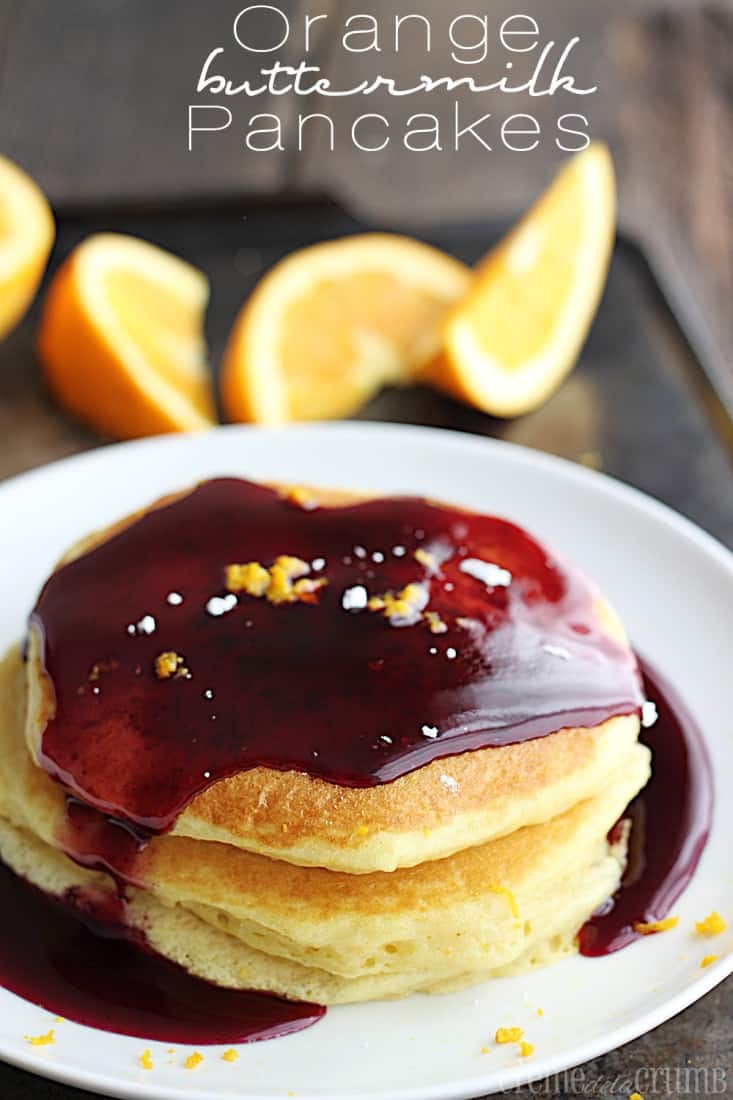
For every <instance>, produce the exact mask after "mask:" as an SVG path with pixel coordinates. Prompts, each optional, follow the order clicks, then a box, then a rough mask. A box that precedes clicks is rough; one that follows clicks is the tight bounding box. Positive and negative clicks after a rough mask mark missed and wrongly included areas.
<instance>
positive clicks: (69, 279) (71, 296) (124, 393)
mask: <svg viewBox="0 0 733 1100" xmlns="http://www.w3.org/2000/svg"><path fill="white" fill-rule="evenodd" d="M208 296H209V287H208V282H207V279H206V277H205V276H204V275H203V274H202V273H201V272H200V271H198V270H197V269H196V268H195V267H192V266H191V265H190V264H188V263H185V262H184V261H183V260H180V259H178V257H177V256H173V255H171V253H169V252H165V251H164V250H163V249H161V248H157V247H156V246H155V245H152V244H148V243H147V242H145V241H141V240H138V239H137V238H135V237H124V236H121V235H118V234H114V233H100V234H98V235H96V236H93V237H89V238H88V239H87V240H86V241H84V242H83V243H82V244H80V245H78V246H77V248H75V249H74V251H73V252H72V253H71V255H70V256H69V258H68V259H67V260H66V262H65V263H64V265H63V266H62V267H61V269H60V270H59V272H58V273H57V274H56V276H55V277H54V279H53V281H52V283H51V286H50V288H49V291H48V295H47V297H46V301H45V303H44V309H43V315H42V318H41V327H40V332H39V338H38V348H39V353H40V356H41V361H42V363H43V367H44V371H45V374H46V377H47V379H48V382H49V384H50V386H51V389H52V390H53V392H54V394H55V395H56V397H57V399H58V400H59V402H60V403H61V404H62V405H63V406H64V408H66V409H68V410H69V412H71V413H73V414H74V415H75V416H77V417H78V418H79V419H80V420H83V421H84V422H85V423H86V424H89V425H91V427H93V428H96V429H97V430H98V431H100V432H102V433H103V434H105V435H109V436H113V437H115V438H118V439H132V438H134V437H135V436H141V435H155V434H157V433H159V432H176V431H190V430H195V429H198V428H207V427H209V426H210V425H211V424H212V423H213V417H214V405H213V400H212V395H211V386H210V382H209V376H208V372H207V369H206V345H205V342H204V332H203V318H204V311H205V309H206V304H207V301H208Z"/></svg>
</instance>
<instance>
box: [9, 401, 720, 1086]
mask: <svg viewBox="0 0 733 1100" xmlns="http://www.w3.org/2000/svg"><path fill="white" fill-rule="evenodd" d="M224 433H226V434H227V435H230V434H231V435H242V436H244V437H247V436H250V435H257V436H258V437H260V438H262V437H269V438H271V439H273V440H275V439H277V438H278V437H280V436H282V435H289V436H293V435H295V436H297V435H303V436H311V435H318V434H323V433H326V434H328V435H332V436H333V435H338V434H340V433H341V434H344V435H347V436H352V437H353V436H355V435H356V436H361V437H370V436H371V437H378V436H381V435H383V434H384V433H386V434H388V435H391V436H395V437H396V436H405V435H407V436H413V437H415V438H419V439H422V440H424V441H426V442H430V441H431V440H433V441H435V442H436V443H437V444H438V445H442V446H445V445H448V446H450V447H454V448H458V449H464V450H466V451H474V452H479V451H489V452H493V453H495V454H500V455H504V456H506V455H508V456H510V458H511V459H512V460H513V461H516V462H518V463H519V464H521V465H522V466H524V467H527V468H533V469H539V470H547V471H548V472H550V473H557V474H560V475H561V476H562V477H564V478H566V479H569V480H570V481H571V482H576V483H578V484H580V485H584V486H586V487H588V488H591V489H592V488H596V489H597V490H599V491H601V492H602V493H605V494H609V495H610V496H611V497H613V498H615V499H616V500H617V501H621V502H622V503H625V504H627V505H630V506H631V507H632V508H633V510H634V512H635V513H637V514H645V515H650V514H651V515H652V517H654V518H656V519H657V520H659V521H660V522H661V523H662V525H664V526H666V527H667V528H668V529H670V528H671V529H672V530H674V531H675V532H676V533H677V534H678V535H679V536H681V537H683V538H684V539H686V540H688V541H691V542H693V543H694V544H695V545H696V546H697V547H698V548H699V549H700V551H701V552H703V553H704V554H706V555H707V556H709V557H712V558H713V559H714V560H715V561H716V562H717V564H718V565H720V566H722V567H723V568H724V570H725V571H726V572H727V573H728V575H729V576H730V579H731V581H733V551H732V550H731V549H729V548H728V547H727V546H726V545H725V544H724V543H723V542H722V541H720V540H719V539H717V538H716V537H715V536H713V535H712V534H710V533H709V532H708V531H706V530H705V529H704V528H702V527H700V526H699V525H698V524H696V523H695V522H694V521H693V520H691V519H689V518H688V517H686V516H684V515H682V514H681V513H680V512H677V511H676V510H675V509H674V508H672V507H670V506H669V505H667V504H665V503H664V502H662V501H660V500H658V499H657V498H655V497H653V496H651V495H650V494H648V493H646V492H644V491H643V490H640V489H637V488H636V487H635V486H633V485H629V484H627V483H625V482H623V481H621V480H620V479H618V478H614V477H612V476H610V475H609V474H606V473H604V472H602V471H597V470H593V469H589V468H587V467H584V466H581V465H579V464H577V463H575V462H573V461H572V460H570V459H566V458H562V457H560V456H558V455H554V454H549V453H547V452H544V451H539V450H534V449H532V448H530V447H526V446H523V445H521V444H517V443H512V442H509V441H506V440H501V439H494V438H491V437H484V436H478V435H475V434H473V433H468V432H462V431H458V430H456V429H446V428H438V427H425V426H422V425H415V424H400V423H390V422H382V421H328V422H311V423H299V424H292V425H285V426H282V427H275V428H269V427H261V426H258V425H245V424H227V425H218V426H216V427H214V428H213V429H209V430H207V431H204V432H194V433H180V434H169V435H157V436H149V437H146V438H144V439H137V440H130V441H126V442H123V443H109V444H106V445H103V446H101V447H95V448H92V449H91V450H88V451H83V452H81V453H78V454H74V455H69V456H67V457H65V458H62V459H58V460H56V461H54V462H50V463H46V464H44V465H42V466H39V467H36V468H33V469H31V470H27V471H24V472H21V473H19V474H16V475H15V476H13V477H10V478H7V479H5V480H4V481H2V482H0V507H2V505H3V503H4V501H5V498H6V495H7V494H8V493H13V492H15V491H21V492H22V490H23V487H24V486H25V485H30V484H31V483H35V482H38V481H43V480H44V478H46V477H48V476H49V474H51V473H53V474H63V471H65V470H68V469H73V468H76V467H78V466H80V467H84V466H86V465H94V464H96V463H99V462H100V461H101V462H103V463H106V462H116V461H120V462H122V463H123V464H124V462H125V456H127V455H129V454H132V453H140V452H142V451H144V450H146V449H151V450H152V449H155V448H158V447H160V446H161V445H162V446H164V447H171V448H172V449H175V448H177V447H182V448H185V447H188V446H190V445H191V443H192V441H194V440H196V441H199V442H201V441H202V440H205V439H206V438H210V437H211V436H212V435H214V436H219V435H222V434H224ZM242 453H243V455H244V454H246V452H242ZM730 974H733V953H731V954H729V955H728V956H727V957H726V958H723V959H721V960H720V961H719V962H718V963H717V964H716V965H715V966H714V967H711V968H710V969H709V970H706V971H705V972H704V973H700V975H699V976H697V977H696V978H695V979H694V980H693V981H692V982H690V984H689V985H687V986H686V987H685V988H684V989H681V990H679V991H678V992H677V993H676V994H674V995H673V996H671V997H669V998H668V999H666V1000H665V1001H664V1002H663V1003H662V1004H661V1005H657V1006H654V1007H652V1008H650V1009H648V1010H647V1011H646V1012H644V1013H642V1014H640V1015H639V1016H637V1017H635V1018H634V1020H632V1021H629V1022H628V1023H625V1024H621V1025H619V1026H617V1027H614V1028H613V1029H612V1030H611V1031H609V1032H607V1033H606V1034H603V1035H599V1036H598V1037H596V1038H590V1039H587V1040H586V1041H585V1042H583V1043H581V1044H580V1045H579V1046H577V1047H574V1048H573V1050H572V1052H571V1053H568V1052H565V1053H558V1054H552V1053H548V1054H545V1055H542V1056H540V1057H538V1058H537V1059H536V1060H535V1059H533V1062H532V1068H531V1071H530V1072H528V1070H529V1066H523V1065H517V1066H514V1067H506V1068H504V1069H503V1070H492V1071H491V1073H490V1075H487V1074H486V1073H484V1074H472V1075H471V1076H470V1077H468V1076H466V1077H463V1078H461V1080H460V1081H458V1082H456V1083H455V1085H453V1086H448V1087H446V1085H445V1084H444V1083H439V1084H435V1085H417V1086H407V1087H398V1088H396V1089H390V1090H384V1089H382V1090H379V1091H376V1092H375V1091H374V1090H372V1089H370V1090H366V1091H358V1092H355V1091H349V1092H348V1093H344V1092H342V1091H340V1090H339V1091H336V1090H331V1091H328V1092H327V1093H325V1094H324V1095H326V1096H327V1097H328V1100H341V1098H343V1100H449V1098H450V1100H469V1098H470V1097H475V1096H479V1095H483V1094H485V1091H486V1087H487V1084H488V1085H489V1087H490V1088H491V1089H492V1091H493V1092H497V1091H501V1090H504V1089H509V1088H513V1087H517V1086H519V1085H525V1084H530V1083H531V1082H533V1081H538V1080H541V1079H543V1078H545V1077H548V1076H552V1075H553V1074H556V1073H559V1072H563V1071H566V1070H569V1069H571V1068H573V1067H575V1066H578V1065H581V1064H583V1063H585V1062H588V1061H590V1060H592V1059H593V1058H596V1057H599V1056H601V1055H603V1054H606V1053H608V1052H609V1051H612V1050H615V1049H617V1048H618V1047H620V1046H623V1045H624V1044H626V1043H628V1042H630V1041H632V1040H633V1039H636V1038H638V1037H639V1036H640V1035H643V1034H645V1033H646V1032H648V1031H650V1030H652V1029H653V1028H655V1027H657V1026H659V1025H660V1024H662V1023H665V1022H666V1021H667V1020H669V1019H671V1018H672V1017H673V1016H676V1015H677V1014H678V1013H680V1012H682V1011H683V1010H684V1009H685V1008H687V1007H689V1006H690V1005H691V1004H693V1003H694V1002H695V1001H697V1000H698V999H700V998H701V997H703V996H704V995H705V994H706V993H708V992H710V990H712V989H714V988H715V986H717V985H719V984H720V983H721V982H723V981H724V980H725V979H726V978H727V977H729V975H730ZM15 997H16V994H13V993H12V992H10V991H8V990H5V989H2V988H0V1002H1V1001H2V1000H5V999H6V998H10V1000H11V1004H12V999H13V998H15ZM18 1000H20V1001H22V1002H23V1003H28V1002H25V1001H24V999H23V998H18ZM70 1022H71V1021H70ZM75 1026H79V1027H81V1026H83V1025H75ZM89 1030H90V1031H92V1032H93V1031H94V1030H95V1029H93V1028H90V1029H89ZM111 1034H113V1035H114V1033H111ZM119 1038H126V1039H129V1037H123V1036H119ZM141 1041H144V1040H141ZM0 1058H1V1059H3V1060H4V1061H6V1062H7V1063H8V1064H10V1065H12V1066H15V1067H17V1068H19V1069H22V1070H25V1071H27V1072H30V1073H34V1074H36V1075H37V1076H41V1077H46V1078H48V1079H51V1080H54V1081H58V1082H61V1083H64V1084H69V1085H72V1086H76V1087H79V1088H83V1089H89V1090H94V1091H97V1092H101V1093H103V1094H105V1095H109V1096H118V1097H120V1098H125V1100H127V1098H129V1100H190V1098H191V1097H192V1095H195V1096H196V1098H197V1100H222V1098H223V1097H224V1096H226V1095H234V1094H233V1093H232V1092H230V1091H227V1092H224V1091H222V1090H221V1089H217V1088H214V1089H208V1088H206V1087H205V1086H204V1087H203V1088H202V1087H201V1084H200V1082H198V1081H197V1083H196V1085H195V1086H194V1091H193V1092H192V1089H191V1086H190V1084H188V1083H187V1084H186V1085H185V1086H180V1087H179V1086H177V1085H169V1084H156V1083H154V1082H153V1081H150V1082H143V1081H125V1080H124V1079H123V1078H121V1077H120V1076H119V1075H118V1076H117V1077H115V1076H112V1075H110V1074H107V1073H101V1074H100V1073H98V1072H95V1071H93V1070H88V1069H85V1068H80V1067H78V1066H75V1065H74V1063H73V1062H71V1061H68V1060H54V1062H45V1061H44V1062H40V1061H39V1060H38V1058H37V1056H34V1054H33V1053H32V1052H31V1051H30V1050H28V1051H26V1050H24V1049H23V1048H17V1049H15V1048H14V1047H13V1046H12V1045H9V1044H8V1043H7V1042H6V1040H5V1039H4V1038H3V1037H2V1036H0ZM569 1059H570V1060H569ZM277 1093H278V1090H276V1089H274V1088H270V1089H269V1090H267V1091H264V1092H259V1091H258V1092H252V1091H250V1092H246V1093H245V1092H240V1093H239V1095H241V1096H242V1097H245V1098H246V1100H272V1098H273V1096H275V1095H277ZM301 1095H303V1096H308V1095H311V1096H313V1095H315V1094H313V1093H312V1092H311V1093H309V1092H308V1086H306V1087H305V1088H304V1089H303V1090H302V1092H301Z"/></svg>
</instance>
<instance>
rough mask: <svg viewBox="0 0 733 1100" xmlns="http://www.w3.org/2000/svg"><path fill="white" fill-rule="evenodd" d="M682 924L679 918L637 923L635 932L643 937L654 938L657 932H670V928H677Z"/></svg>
mask: <svg viewBox="0 0 733 1100" xmlns="http://www.w3.org/2000/svg"><path fill="white" fill-rule="evenodd" d="M679 923H680V918H679V917H665V918H664V920H652V921H637V922H636V924H635V925H634V931H635V932H638V933H639V934H640V935H641V936H653V935H655V934H656V933H657V932H668V931H669V930H670V928H676V927H677V925H678V924H679Z"/></svg>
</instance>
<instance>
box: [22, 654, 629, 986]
mask: <svg viewBox="0 0 733 1100" xmlns="http://www.w3.org/2000/svg"><path fill="white" fill-rule="evenodd" d="M22 683H23V668H22V662H21V659H20V655H19V653H18V651H17V650H15V651H13V652H11V654H10V655H9V656H8V658H6V660H5V662H4V663H3V665H2V666H1V668H0V853H1V854H2V857H3V859H4V860H5V861H6V862H7V863H8V864H9V865H10V866H11V867H13V868H14V869H15V870H16V871H17V872H18V873H20V874H22V875H24V876H25V877H26V878H28V879H29V880H30V881H31V882H33V883H35V884H36V885H38V886H39V887H40V888H41V889H44V890H46V891H47V892H49V893H52V894H56V895H67V897H68V892H69V891H70V890H72V889H76V890H77V891H78V890H79V889H82V891H83V890H89V889H94V890H102V891H107V892H109V893H114V892H116V890H117V884H116V883H115V882H114V881H113V880H112V879H111V878H110V877H109V876H107V875H106V874H103V873H100V872H93V871H89V870H87V869H85V868H83V867H79V866H78V865H77V864H76V863H74V862H72V861H71V860H70V859H68V858H67V857H66V856H65V855H64V854H63V853H62V852H60V851H59V850H58V846H59V844H60V838H61V837H62V836H63V829H64V820H65V797H64V794H63V791H62V790H61V788H60V787H59V785H58V784H56V783H54V782H53V781H52V780H51V779H49V778H48V776H46V775H45V773H44V772H42V771H41V770H40V769H39V768H37V767H36V766H35V765H34V764H33V763H32V762H31V760H30V757H29V755H28V753H27V751H26V747H25V743H24V739H23V728H24V720H25V714H24V710H25V706H24V702H23V692H22V690H19V688H21V687H22ZM648 773H649V754H648V751H647V750H646V749H645V748H644V747H643V746H641V745H639V744H635V745H632V746H631V750H630V752H628V753H627V755H626V757H625V758H624V759H623V760H622V761H621V762H620V766H619V767H618V769H617V770H616V771H614V773H612V774H609V775H607V776H606V783H605V789H604V790H603V792H602V793H600V794H598V795H596V796H595V797H594V798H590V799H586V800H584V801H582V802H580V803H578V804H577V805H575V806H574V807H573V808H572V809H570V810H568V811H567V812H565V813H564V814H561V815H559V816H556V817H554V818H553V819H552V820H550V821H547V822H545V823H544V824H541V825H533V826H527V827H525V828H522V829H520V830H517V831H515V832H514V833H512V834H511V835H508V836H505V837H503V838H501V839H497V840H493V841H490V842H488V843H485V844H482V845H476V846H472V847H470V848H467V849H465V850H464V851H462V852H460V853H457V854H455V855H452V856H449V857H447V858H443V859H439V860H433V861H428V862H425V863H424V864H422V865H421V866H418V867H414V868H405V869H402V870H397V871H394V872H391V873H386V872H375V873H372V874H366V875H350V874H345V873H340V872H334V871H329V870H327V869H317V868H304V867H299V866H294V865H292V864H289V863H287V862H284V861H278V860H272V859H268V858H265V857H263V856H261V855H257V854H254V853H250V852H247V851H244V850H242V849H240V848H237V847H234V846H231V845H226V844H222V843H219V842H212V841H204V840H200V839H196V840H194V839H190V838H185V837H180V836H172V835H166V836H160V837H156V838H154V839H153V840H151V842H150V843H149V844H148V845H147V847H146V848H145V849H144V850H143V851H142V852H141V853H140V855H139V856H138V858H137V859H136V861H135V865H134V867H133V868H132V877H134V879H135V880H136V882H138V884H139V885H138V886H137V887H134V886H128V887H127V888H126V890H125V895H126V897H127V899H128V900H127V920H128V922H129V923H130V925H131V926H132V927H135V928H138V929H140V930H141V931H144V933H145V935H146V937H147V939H148V941H149V942H150V944H151V945H152V946H153V947H154V948H155V949H156V950H158V951H159V952H160V953H161V954H163V955H165V956H166V957H168V958H170V959H172V960H173V961H175V962H178V963H180V964H181V965H183V966H185V967H186V969H188V970H190V971H191V972H192V973H194V974H197V975H198V976H200V977H203V978H206V979H208V980H211V981H214V982H216V983H218V984H222V985H226V986H231V987H234V988H251V989H263V990H268V991H271V992H275V993H279V994H281V995H284V996H287V997H291V998H296V999H310V1000H316V1001H319V1002H320V1003H326V1004H331V1003H341V1002H347V1001H357V1000H367V999H371V998H374V997H385V996H398V995H403V994H405V993H409V992H414V991H419V990H424V991H437V990H445V989H452V988H456V987H458V986H461V985H465V984H471V983H473V982H478V981H483V980H485V979H486V978H489V977H492V976H498V975H500V974H503V973H507V972H514V971H516V970H517V969H521V968H525V967H528V966H532V965H540V964H544V963H546V962H548V961H551V960H552V959H553V958H556V957H558V956H560V955H562V954H565V953H567V952H569V951H571V950H573V948H574V937H575V934H576V932H577V929H578V927H579V925H580V924H581V923H582V922H583V921H584V920H585V919H586V918H587V917H588V915H589V914H590V913H591V912H592V911H593V910H594V909H595V908H597V906H598V905H600V904H601V903H602V902H603V901H604V900H605V899H606V898H608V897H609V896H610V895H611V894H612V893H613V891H614V890H615V888H616V886H617V885H618V881H619V878H620V875H621V873H622V869H623V866H624V862H625V842H624V838H623V835H620V836H617V834H616V833H614V837H615V838H616V839H615V841H614V842H613V843H611V842H609V840H608V839H607V837H608V833H609V830H610V829H611V827H612V826H613V824H614V823H615V822H616V820H617V819H618V818H619V817H620V816H621V815H622V813H623V810H624V808H625V806H626V805H627V803H628V802H629V801H630V800H631V798H633V797H634V795H635V794H636V793H637V791H638V790H639V789H640V788H641V787H642V786H643V785H644V783H645V782H646V780H647V777H648ZM76 897H77V900H79V899H80V897H81V895H79V894H78V893H77V895H76Z"/></svg>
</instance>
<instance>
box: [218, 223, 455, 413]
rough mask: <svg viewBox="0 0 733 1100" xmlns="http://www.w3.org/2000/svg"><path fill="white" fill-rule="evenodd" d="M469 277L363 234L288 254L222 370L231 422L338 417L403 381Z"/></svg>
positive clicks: (256, 300) (430, 351) (432, 350)
mask: <svg viewBox="0 0 733 1100" xmlns="http://www.w3.org/2000/svg"><path fill="white" fill-rule="evenodd" d="M470 282H471V273H470V270H469V269H468V268H467V267H465V266H464V265H463V264H461V263H459V262H458V261H457V260H454V259H452V258H451V257H450V256H446V255H445V254H444V253H442V252H439V251H438V250H437V249H435V248H431V247H430V246H429V245H426V244H421V243H420V242H419V241H414V240H410V239H409V238H407V237H400V236H396V235H391V234H384V233H367V234H362V235H359V236H354V237H346V238H343V239H341V240H337V241H329V242H327V243H325V244H317V245H313V246H312V247H309V248H304V249H302V250H300V251H298V252H294V253H293V254H292V255H290V256H288V257H287V259H285V260H282V261H281V262H280V263H279V264H277V265H276V266H275V267H274V268H272V270H271V271H270V272H269V273H268V274H267V275H266V276H265V277H264V279H262V280H261V282H260V283H259V284H258V286H257V287H256V288H255V291H254V293H253V294H252V296H251V297H250V298H249V299H248V301H247V302H245V304H244V306H243V308H242V310H241V312H240V314H239V316H238V318H237V320H236V323H235V325H234V328H233V330H232V333H231V336H230V338H229V344H228V346H227V349H226V354H225V357H224V363H223V370H222V401H223V405H224V408H225V410H226V412H227V415H228V416H229V418H230V419H231V420H245V421H256V422H258V423H263V424H281V423H285V422H287V421H289V420H311V419H321V418H328V417H340V416H348V415H349V414H350V413H352V412H354V411H355V410H356V409H358V408H359V407H360V406H361V405H362V404H363V403H364V402H365V401H367V400H368V399H369V398H370V397H371V396H372V394H373V393H375V392H376V390H378V389H379V388H380V387H381V386H383V385H385V384H387V383H400V382H405V381H407V380H409V379H410V378H412V377H413V376H414V374H415V373H416V371H418V370H419V369H420V368H421V367H422V366H423V365H424V364H425V363H426V362H427V361H428V360H430V359H431V358H433V357H434V356H435V354H436V353H437V351H438V349H439V347H440V327H441V324H442V322H443V320H444V318H445V316H446V312H447V310H448V309H450V307H452V306H453V305H455V303H456V302H457V301H459V300H460V299H461V298H462V297H463V296H464V295H465V294H466V292H467V290H468V287H469V286H470Z"/></svg>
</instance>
